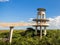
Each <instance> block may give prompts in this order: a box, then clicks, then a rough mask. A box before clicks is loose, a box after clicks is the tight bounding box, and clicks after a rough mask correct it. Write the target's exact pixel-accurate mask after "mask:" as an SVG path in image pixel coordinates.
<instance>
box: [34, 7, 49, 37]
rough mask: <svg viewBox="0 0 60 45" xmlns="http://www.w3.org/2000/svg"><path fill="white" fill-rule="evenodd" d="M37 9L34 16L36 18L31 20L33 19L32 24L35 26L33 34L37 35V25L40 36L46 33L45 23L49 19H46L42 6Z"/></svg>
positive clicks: (46, 24)
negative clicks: (33, 22)
mask: <svg viewBox="0 0 60 45" xmlns="http://www.w3.org/2000/svg"><path fill="white" fill-rule="evenodd" d="M37 11H38V13H37V17H36V19H33V21H35V22H36V24H34V25H33V26H34V27H35V28H36V30H35V34H36V35H37V30H38V27H39V30H40V38H42V34H44V35H46V27H48V26H49V24H48V23H47V22H48V21H49V20H48V19H46V14H45V12H46V9H44V8H38V9H37ZM42 27H43V28H42ZM42 29H44V32H43V33H42Z"/></svg>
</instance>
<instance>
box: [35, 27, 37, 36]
mask: <svg viewBox="0 0 60 45" xmlns="http://www.w3.org/2000/svg"><path fill="white" fill-rule="evenodd" d="M35 35H37V26H36V30H35Z"/></svg>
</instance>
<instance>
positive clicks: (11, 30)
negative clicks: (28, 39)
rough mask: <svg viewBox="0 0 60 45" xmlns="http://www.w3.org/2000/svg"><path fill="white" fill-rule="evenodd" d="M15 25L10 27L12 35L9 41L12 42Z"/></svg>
mask: <svg viewBox="0 0 60 45" xmlns="http://www.w3.org/2000/svg"><path fill="white" fill-rule="evenodd" d="M13 28H14V27H13V26H11V27H10V37H9V42H10V43H11V42H12V35H13Z"/></svg>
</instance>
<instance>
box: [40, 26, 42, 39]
mask: <svg viewBox="0 0 60 45" xmlns="http://www.w3.org/2000/svg"><path fill="white" fill-rule="evenodd" d="M40 39H42V27H41V26H40Z"/></svg>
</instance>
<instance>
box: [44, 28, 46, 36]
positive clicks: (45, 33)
mask: <svg viewBox="0 0 60 45" xmlns="http://www.w3.org/2000/svg"><path fill="white" fill-rule="evenodd" d="M44 36H46V27H44Z"/></svg>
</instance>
